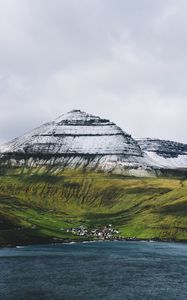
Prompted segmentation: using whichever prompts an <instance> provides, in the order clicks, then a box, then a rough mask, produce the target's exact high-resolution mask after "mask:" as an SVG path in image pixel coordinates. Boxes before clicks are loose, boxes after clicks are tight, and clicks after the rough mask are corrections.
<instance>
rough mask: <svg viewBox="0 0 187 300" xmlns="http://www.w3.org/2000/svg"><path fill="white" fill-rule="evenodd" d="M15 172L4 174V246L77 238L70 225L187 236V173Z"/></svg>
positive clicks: (0, 228) (0, 180)
mask: <svg viewBox="0 0 187 300" xmlns="http://www.w3.org/2000/svg"><path fill="white" fill-rule="evenodd" d="M16 173H17V172H15V173H14V174H9V175H3V176H1V177H0V244H1V245H7V244H21V243H32V242H48V241H51V240H52V239H53V240H56V239H62V240H68V239H69V240H72V239H76V238H79V237H77V236H75V235H72V234H70V233H67V232H66V229H67V228H72V227H77V226H79V225H81V224H83V225H85V226H88V227H90V228H94V227H99V226H103V225H107V224H109V223H112V225H113V227H115V228H118V229H119V230H120V235H121V236H122V237H125V238H127V237H136V238H142V239H152V238H159V239H176V240H187V180H186V179H184V178H183V179H181V178H169V179H167V178H133V177H123V176H117V175H109V174H103V173H96V172H95V173H94V172H89V173H84V172H81V171H71V170H70V171H64V172H61V173H58V176H56V175H52V174H50V172H48V173H45V174H42V173H41V174H39V173H37V174H35V172H31V173H30V174H28V172H21V173H17V174H16ZM7 174H8V173H7Z"/></svg>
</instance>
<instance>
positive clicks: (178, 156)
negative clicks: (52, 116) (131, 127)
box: [0, 110, 187, 176]
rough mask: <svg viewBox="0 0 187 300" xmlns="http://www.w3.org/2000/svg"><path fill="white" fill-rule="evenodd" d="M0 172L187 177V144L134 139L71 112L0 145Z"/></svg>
mask: <svg viewBox="0 0 187 300" xmlns="http://www.w3.org/2000/svg"><path fill="white" fill-rule="evenodd" d="M3 168H4V169H5V168H11V169H13V168H14V169H15V168H16V169H17V170H18V172H23V169H24V172H25V171H26V170H29V172H30V171H32V170H34V172H39V173H42V172H44V173H45V172H50V173H51V174H56V175H57V174H59V173H60V172H61V171H63V170H66V169H83V170H86V171H90V170H94V171H104V172H110V173H114V174H122V175H128V176H129V175H130V176H155V175H163V174H165V170H177V172H178V171H179V170H181V169H182V172H184V171H185V172H186V170H187V145H185V144H181V143H176V142H172V141H164V140H158V139H149V138H148V139H133V138H132V136H131V135H129V134H128V133H126V132H124V131H123V130H122V129H121V128H120V127H118V126H117V125H115V124H114V123H112V122H110V121H109V120H108V119H102V118H100V117H98V116H93V115H90V114H87V113H85V112H82V111H80V110H73V111H70V112H69V113H67V114H64V115H62V116H60V117H59V118H57V119H56V120H54V121H51V122H49V123H46V124H43V125H41V126H40V127H37V128H36V129H34V130H32V131H31V132H29V133H26V134H24V135H23V136H21V137H18V138H16V139H14V140H13V141H10V142H9V143H6V144H4V145H2V146H0V171H1V172H2V169H3ZM172 172H173V171H172ZM180 172H181V171H180ZM172 174H173V173H172Z"/></svg>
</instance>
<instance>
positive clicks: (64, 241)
mask: <svg viewBox="0 0 187 300" xmlns="http://www.w3.org/2000/svg"><path fill="white" fill-rule="evenodd" d="M95 242H150V243H151V242H160V243H187V240H176V239H159V238H152V239H141V238H118V239H115V238H113V239H90V240H87V239H85V240H84V239H71V240H67V239H56V238H55V239H50V240H48V241H45V242H44V241H43V242H42V241H38V242H37V243H36V242H35V243H33V242H30V243H28V242H27V243H24V242H23V243H19V244H15V243H14V244H7V245H0V250H1V249H4V248H19V247H26V246H34V245H56V244H76V243H95Z"/></svg>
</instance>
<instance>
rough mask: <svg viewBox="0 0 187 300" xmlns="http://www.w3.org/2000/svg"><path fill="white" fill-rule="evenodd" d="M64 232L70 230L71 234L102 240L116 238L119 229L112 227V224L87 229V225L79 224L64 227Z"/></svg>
mask: <svg viewBox="0 0 187 300" xmlns="http://www.w3.org/2000/svg"><path fill="white" fill-rule="evenodd" d="M66 232H69V233H70V232H71V233H72V234H76V235H79V236H82V237H87V238H96V239H102V240H112V239H114V238H115V239H118V238H119V233H120V232H119V230H117V229H114V228H113V227H112V224H109V225H106V226H104V227H100V228H95V229H88V228H87V227H85V226H83V225H81V226H79V227H77V228H68V229H66Z"/></svg>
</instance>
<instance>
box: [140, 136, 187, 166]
mask: <svg viewBox="0 0 187 300" xmlns="http://www.w3.org/2000/svg"><path fill="white" fill-rule="evenodd" d="M136 141H137V142H138V144H139V146H140V148H141V149H142V151H143V153H144V158H145V163H146V164H148V165H150V166H152V167H154V168H168V169H179V168H183V169H185V168H186V169H187V145H186V144H182V143H177V142H173V141H167V140H159V139H151V138H146V139H138V138H136Z"/></svg>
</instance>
